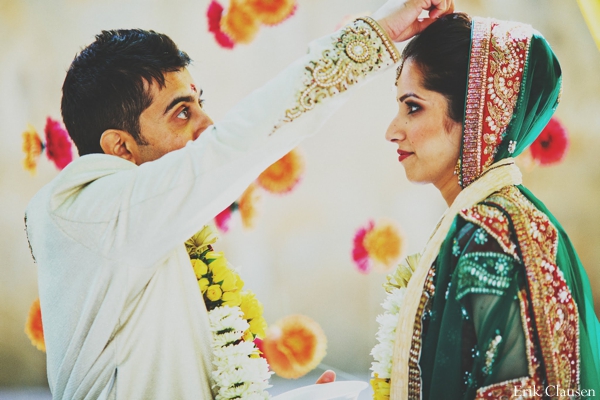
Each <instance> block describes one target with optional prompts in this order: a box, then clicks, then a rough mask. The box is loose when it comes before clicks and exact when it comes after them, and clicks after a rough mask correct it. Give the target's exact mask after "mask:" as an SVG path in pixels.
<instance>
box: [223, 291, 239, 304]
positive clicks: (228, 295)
mask: <svg viewBox="0 0 600 400" xmlns="http://www.w3.org/2000/svg"><path fill="white" fill-rule="evenodd" d="M222 300H223V305H224V306H229V307H239V305H240V304H241V302H242V296H241V294H240V291H239V290H236V291H233V292H225V293H223V297H222Z"/></svg>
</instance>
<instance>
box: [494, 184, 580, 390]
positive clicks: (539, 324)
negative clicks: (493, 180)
mask: <svg viewBox="0 0 600 400" xmlns="http://www.w3.org/2000/svg"><path fill="white" fill-rule="evenodd" d="M486 203H495V204H497V205H498V206H499V207H502V208H503V209H504V210H506V211H507V213H508V215H510V219H511V222H512V224H513V226H514V230H515V232H516V235H517V239H518V242H519V247H520V250H521V254H522V257H523V264H524V265H525V274H526V281H527V287H528V291H529V293H530V296H531V309H532V313H531V318H532V319H533V321H532V322H533V324H534V326H535V327H536V330H537V333H538V340H539V345H540V350H541V357H542V360H543V364H544V365H545V375H546V379H547V384H548V385H560V386H561V387H562V388H564V389H578V388H579V368H580V365H579V363H580V360H579V317H578V316H579V313H578V309H577V304H576V303H575V301H574V300H573V298H572V296H571V292H570V290H569V287H568V285H567V283H566V281H565V278H564V276H563V273H562V271H561V270H560V269H559V268H558V267H557V265H556V252H557V246H558V232H557V230H556V228H555V227H554V225H552V223H551V222H550V221H549V219H548V217H547V216H546V215H545V214H544V213H542V212H540V211H539V210H538V209H537V208H535V206H534V205H533V204H532V203H531V202H530V201H529V200H527V198H525V196H524V195H523V194H522V193H521V192H520V191H519V189H517V188H516V187H514V186H507V187H506V188H504V189H502V190H501V191H500V192H498V193H496V194H494V195H492V196H490V197H489V198H488V199H486Z"/></svg>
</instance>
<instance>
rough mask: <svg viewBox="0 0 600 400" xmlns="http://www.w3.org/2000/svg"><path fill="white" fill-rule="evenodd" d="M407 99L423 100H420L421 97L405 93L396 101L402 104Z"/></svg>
mask: <svg viewBox="0 0 600 400" xmlns="http://www.w3.org/2000/svg"><path fill="white" fill-rule="evenodd" d="M409 97H415V98H417V99H419V100H423V98H422V97H419V96H417V95H416V94H415V93H412V92H409V93H406V94H404V95H402V96H400V98H398V101H399V102H400V103H402V102H403V101H404V100H406V99H407V98H409Z"/></svg>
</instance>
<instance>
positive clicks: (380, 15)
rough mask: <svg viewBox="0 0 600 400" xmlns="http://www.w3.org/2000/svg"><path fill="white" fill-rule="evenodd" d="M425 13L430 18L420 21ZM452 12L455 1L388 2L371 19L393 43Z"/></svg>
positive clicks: (396, 0) (413, 0)
mask: <svg viewBox="0 0 600 400" xmlns="http://www.w3.org/2000/svg"><path fill="white" fill-rule="evenodd" d="M423 11H428V12H429V18H424V19H422V20H420V19H419V15H421V13H422V12H423ZM452 12H454V0H388V1H387V2H386V3H385V4H384V5H383V6H382V7H381V8H380V9H379V10H377V11H375V12H374V13H373V15H371V18H373V19H374V20H376V21H377V22H378V23H379V25H381V27H382V28H383V29H384V30H385V32H386V33H387V34H388V36H389V37H390V38H391V39H392V40H393V41H395V42H402V41H404V40H407V39H410V38H411V37H413V36H414V35H416V34H417V33H420V32H421V31H422V30H423V29H425V28H427V27H428V26H429V25H430V24H431V23H433V22H434V21H435V19H436V18H439V17H442V16H444V15H446V14H450V13H452Z"/></svg>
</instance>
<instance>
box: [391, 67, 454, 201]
mask: <svg viewBox="0 0 600 400" xmlns="http://www.w3.org/2000/svg"><path fill="white" fill-rule="evenodd" d="M421 82H422V75H421V71H420V70H419V68H418V66H417V65H416V64H415V63H414V62H413V61H412V60H411V59H408V60H407V61H406V62H405V63H404V66H403V68H402V73H401V74H400V77H399V78H398V81H397V82H396V84H397V88H398V89H397V96H396V99H397V101H398V114H396V117H395V118H394V119H393V120H392V122H391V124H390V126H389V128H388V130H387V132H386V134H385V137H386V139H387V140H389V141H390V142H392V143H394V144H396V145H397V146H398V156H399V157H398V160H399V161H400V162H401V163H402V165H403V166H404V169H405V171H406V177H407V178H408V180H409V181H411V182H419V183H433V184H434V185H435V186H436V187H438V189H439V188H441V187H443V186H444V185H445V184H447V183H448V182H450V180H452V179H453V180H455V181H456V179H457V178H456V176H455V175H454V168H455V166H456V162H457V160H458V156H459V153H460V141H461V135H462V124H461V123H459V122H456V121H453V120H452V119H451V118H450V117H449V116H448V100H446V97H444V96H443V95H442V94H440V93H438V92H434V91H431V90H427V89H425V88H424V87H423V85H422V83H421Z"/></svg>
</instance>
